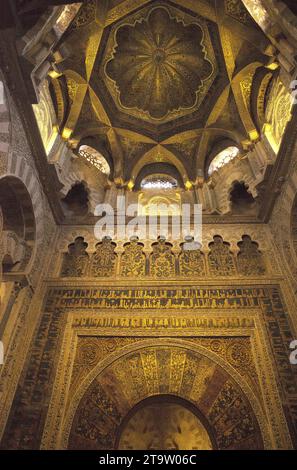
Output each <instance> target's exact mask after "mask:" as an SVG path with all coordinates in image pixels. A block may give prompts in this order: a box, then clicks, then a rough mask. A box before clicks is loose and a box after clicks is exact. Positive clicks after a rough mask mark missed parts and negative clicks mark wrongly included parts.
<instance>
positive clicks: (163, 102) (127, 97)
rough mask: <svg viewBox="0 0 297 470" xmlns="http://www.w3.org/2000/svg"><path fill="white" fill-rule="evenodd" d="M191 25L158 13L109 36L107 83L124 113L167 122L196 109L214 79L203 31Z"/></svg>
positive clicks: (150, 13)
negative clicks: (110, 44) (109, 51)
mask: <svg viewBox="0 0 297 470" xmlns="http://www.w3.org/2000/svg"><path fill="white" fill-rule="evenodd" d="M187 20H188V21H187ZM191 20H192V18H190V17H189V16H187V17H186V19H185V20H183V21H181V19H179V17H178V15H177V14H176V15H175V16H171V14H170V12H169V10H168V9H167V8H164V7H157V8H153V9H150V10H149V11H148V15H147V16H146V17H144V18H143V19H141V20H140V21H136V22H134V23H132V24H131V22H130V24H124V25H122V26H120V27H119V29H118V30H117V31H116V33H115V34H114V35H113V36H112V41H111V42H112V44H113V47H112V58H111V59H110V60H109V61H108V62H107V63H106V66H105V72H106V75H107V80H106V81H107V82H111V86H110V84H108V85H109V86H110V89H111V94H112V95H113V96H114V95H115V101H116V103H117V105H118V106H119V107H120V108H121V109H122V110H124V111H125V110H127V112H128V113H130V114H133V115H135V116H136V117H137V116H139V117H140V118H142V119H145V120H150V119H153V120H159V121H167V120H168V119H175V118H177V117H179V116H181V115H183V114H185V113H189V112H192V111H193V109H195V108H197V107H199V103H201V101H202V99H203V98H204V97H205V95H206V93H207V91H208V89H209V88H210V86H211V84H212V82H213V80H214V78H215V67H214V65H213V64H214V63H215V57H214V53H213V50H212V46H211V42H210V39H209V37H208V35H207V29H206V28H204V30H203V29H202V27H201V26H200V25H199V23H198V22H197V23H191ZM186 21H187V22H186ZM132 22H133V19H132ZM193 38H195V41H193ZM209 57H210V58H209ZM211 59H212V60H211ZM108 79H109V80H108Z"/></svg>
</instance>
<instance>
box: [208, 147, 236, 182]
mask: <svg viewBox="0 0 297 470" xmlns="http://www.w3.org/2000/svg"><path fill="white" fill-rule="evenodd" d="M238 155H239V149H238V148H237V147H227V148H225V149H224V150H222V152H220V153H218V154H217V155H216V156H215V157H214V159H213V160H212V161H211V164H210V165H209V169H208V175H209V176H211V175H212V174H213V173H214V172H215V171H217V170H219V169H220V168H222V167H223V166H224V165H227V163H229V162H231V160H233V159H234V158H236V157H237V156H238Z"/></svg>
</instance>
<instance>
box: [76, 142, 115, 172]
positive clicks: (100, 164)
mask: <svg viewBox="0 0 297 470" xmlns="http://www.w3.org/2000/svg"><path fill="white" fill-rule="evenodd" d="M78 154H79V155H80V156H81V157H83V158H85V159H86V160H87V161H88V162H89V163H91V165H94V166H95V167H96V168H97V169H98V170H99V171H101V173H103V174H105V175H107V176H108V175H110V166H109V164H108V162H107V160H106V159H105V158H104V157H103V155H102V154H101V153H100V152H98V150H95V149H94V148H93V147H90V146H89V145H81V146H80V147H79V151H78Z"/></svg>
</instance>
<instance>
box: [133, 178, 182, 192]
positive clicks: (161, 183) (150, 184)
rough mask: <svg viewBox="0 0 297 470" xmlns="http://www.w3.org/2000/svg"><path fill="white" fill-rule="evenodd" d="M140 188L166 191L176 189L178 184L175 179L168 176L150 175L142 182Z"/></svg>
mask: <svg viewBox="0 0 297 470" xmlns="http://www.w3.org/2000/svg"><path fill="white" fill-rule="evenodd" d="M140 187H141V189H156V190H162V191H166V190H170V189H175V188H177V187H178V184H177V181H176V179H175V178H172V177H171V176H168V175H150V176H147V177H146V178H144V179H143V180H142V182H141V185H140Z"/></svg>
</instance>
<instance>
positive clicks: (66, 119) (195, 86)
mask: <svg viewBox="0 0 297 470" xmlns="http://www.w3.org/2000/svg"><path fill="white" fill-rule="evenodd" d="M267 46H268V42H267V40H266V38H265V36H264V35H263V33H262V32H261V31H260V29H259V28H258V27H257V25H256V23H255V22H254V21H253V20H252V18H251V17H250V16H249V13H248V11H247V10H246V9H245V7H244V5H243V3H242V2H241V0H224V1H223V0H221V1H219V2H215V1H214V0H195V1H194V0H172V1H156V0H154V1H152V0H151V1H149V0H135V1H133V2H131V1H129V0H122V1H120V0H117V1H115V0H110V1H109V0H104V1H96V0H91V1H89V2H87V3H85V4H83V6H82V7H81V9H80V10H79V12H78V14H77V16H76V18H75V19H74V21H73V22H72V24H70V26H69V27H68V30H67V31H66V33H65V34H64V35H63V36H62V38H61V40H60V43H59V44H58V47H57V50H56V52H55V53H54V58H55V59H56V60H55V61H54V63H53V69H54V73H50V75H51V80H52V85H53V89H54V91H55V94H56V97H55V99H54V101H56V109H57V111H58V114H59V119H60V132H61V134H62V136H63V138H64V139H66V140H68V142H69V144H70V145H71V146H72V147H73V148H77V146H78V145H79V143H80V142H81V143H85V140H86V139H90V138H91V139H93V143H94V145H95V144H96V145H95V147H96V150H98V151H100V152H101V153H102V154H103V155H107V154H108V155H109V157H110V158H109V161H112V162H113V164H112V166H113V175H112V176H113V177H114V179H115V180H116V181H118V182H122V183H123V182H128V181H129V180H131V179H132V180H134V181H135V179H136V176H137V172H139V171H140V169H141V168H142V167H143V166H144V165H146V164H148V163H154V162H158V163H160V162H161V163H162V162H164V163H167V164H168V163H169V164H171V165H173V166H175V168H177V169H178V171H179V173H180V175H181V177H182V179H183V180H184V181H187V180H190V181H193V182H195V180H196V179H197V177H198V176H200V177H201V175H202V174H203V173H204V171H205V162H206V161H207V158H209V155H210V154H211V152H212V149H213V147H214V146H215V145H217V143H218V142H220V141H221V140H222V139H225V140H226V139H227V140H228V142H229V144H230V145H232V144H233V145H239V146H240V145H241V144H243V145H247V146H248V145H249V143H250V142H251V141H252V140H253V139H256V138H257V137H258V129H257V125H256V123H255V121H254V119H253V113H252V109H251V95H252V86H253V79H254V75H255V72H256V70H257V69H259V68H263V67H265V66H266V65H267V64H268V63H269V62H271V57H269V56H268V55H267V50H268V48H267ZM88 144H90V142H88Z"/></svg>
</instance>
